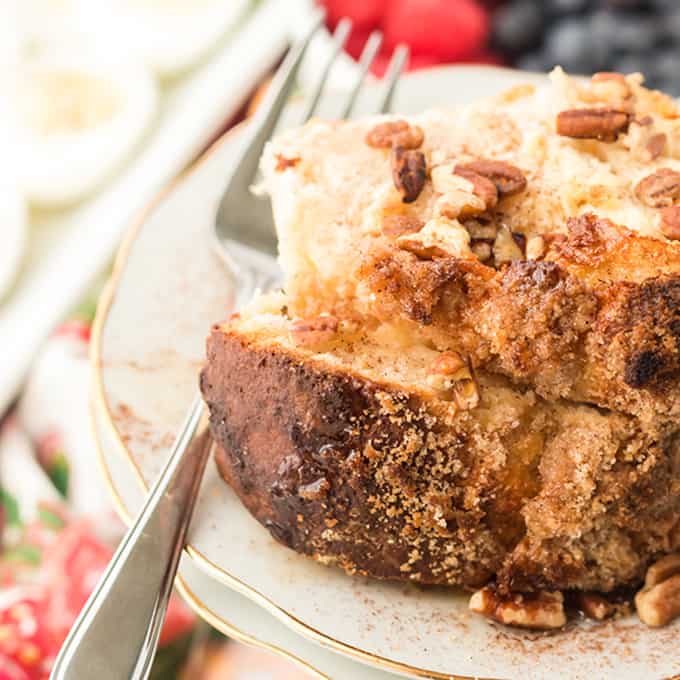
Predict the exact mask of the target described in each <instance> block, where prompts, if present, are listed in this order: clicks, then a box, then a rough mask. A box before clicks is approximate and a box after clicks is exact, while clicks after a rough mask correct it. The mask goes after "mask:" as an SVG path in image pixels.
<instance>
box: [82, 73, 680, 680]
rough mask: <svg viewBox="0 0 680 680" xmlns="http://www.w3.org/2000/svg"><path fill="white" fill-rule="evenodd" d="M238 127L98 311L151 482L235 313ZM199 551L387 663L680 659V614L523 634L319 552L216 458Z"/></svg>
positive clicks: (103, 354)
mask: <svg viewBox="0 0 680 680" xmlns="http://www.w3.org/2000/svg"><path fill="white" fill-rule="evenodd" d="M527 78H528V76H526V75H522V74H517V73H515V72H511V71H505V70H501V69H493V68H485V67H453V68H442V69H432V70H430V71H423V72H419V73H417V74H414V75H412V76H409V77H407V78H406V79H405V80H404V82H403V84H402V87H401V89H400V91H399V94H398V98H397V102H396V106H395V108H396V109H397V110H402V111H404V112H410V111H417V110H421V109H423V108H427V107H428V106H434V105H441V104H444V103H455V102H460V101H463V100H469V99H472V98H474V97H478V96H482V95H487V94H491V93H493V92H496V91H498V90H499V89H502V88H503V87H507V86H509V85H512V84H514V83H516V82H518V81H520V82H521V81H523V80H526V79H527ZM532 78H535V77H534V76H532ZM239 135H240V132H239V131H238V130H236V131H235V132H233V133H231V134H229V135H227V137H226V138H224V139H223V140H222V141H221V142H220V143H218V144H217V145H216V146H215V147H214V148H213V150H212V151H211V152H210V153H209V154H208V155H207V156H206V157H204V158H203V159H202V160H201V162H199V163H198V164H197V165H196V167H195V168H194V169H193V170H192V171H191V172H190V173H189V174H187V175H186V176H185V177H184V178H183V179H181V180H180V181H178V182H177V183H175V184H174V185H173V186H172V187H170V188H169V189H168V190H167V191H166V192H165V193H164V195H162V196H161V197H160V198H159V200H158V201H157V202H156V203H155V204H154V205H153V206H152V207H151V208H150V209H149V211H148V212H147V214H146V215H145V217H144V218H143V219H142V221H141V222H140V223H139V224H138V225H136V227H135V228H134V230H133V233H132V234H131V236H130V237H129V238H128V240H127V241H126V243H125V245H124V247H123V249H122V251H121V254H120V256H119V260H118V265H117V268H116V274H115V276H114V280H113V281H112V283H111V284H110V288H109V290H108V293H107V294H106V295H105V297H104V301H103V303H102V305H101V309H100V313H99V316H98V320H97V325H96V329H95V337H94V344H93V361H94V364H95V368H96V376H97V385H96V390H97V392H96V394H95V401H96V404H97V409H99V410H100V411H101V412H102V413H104V414H105V418H104V420H105V424H106V426H107V427H108V428H109V429H110V433H111V436H112V437H113V438H114V439H115V440H116V442H117V447H118V452H119V454H120V461H127V463H129V464H130V465H132V467H133V468H134V469H135V470H136V472H137V474H138V477H139V479H140V481H141V482H142V483H144V484H148V483H149V482H150V481H151V480H153V479H154V478H155V477H156V475H157V474H158V472H159V470H160V468H161V466H162V465H163V463H164V461H165V458H166V454H167V450H168V447H169V446H170V445H171V443H172V440H173V433H174V432H175V430H176V428H177V427H178V425H179V424H180V422H181V421H182V418H183V414H184V411H185V410H186V408H187V406H188V404H189V403H190V401H191V397H192V395H193V394H194V392H195V390H196V386H197V373H198V370H199V368H200V366H201V363H202V360H203V353H204V339H205V336H206V334H207V333H208V330H209V328H210V326H211V324H212V323H213V322H215V321H217V320H219V319H222V318H224V317H225V316H226V315H227V313H228V312H229V308H230V297H231V296H230V291H231V285H230V280H229V277H228V276H227V274H226V272H225V271H224V269H223V268H222V266H221V263H220V259H219V258H218V256H217V255H216V254H215V253H213V252H212V250H211V245H210V243H211V241H210V234H209V228H210V224H211V220H212V219H213V215H214V213H215V209H216V204H217V201H218V198H219V194H220V191H221V189H222V186H223V178H224V177H225V175H226V173H227V170H228V168H229V165H230V163H231V162H232V161H233V158H234V153H235V151H236V147H237V142H238V139H239ZM188 552H189V554H190V556H191V557H192V558H193V559H194V560H195V562H196V563H197V564H198V565H199V567H200V568H201V569H202V570H204V571H205V572H206V573H207V574H210V575H211V576H213V577H214V578H215V579H216V580H219V581H221V582H222V583H223V584H224V585H225V586H227V587H230V588H233V589H235V590H237V591H238V592H239V593H241V594H243V595H245V596H247V597H249V598H251V599H252V600H253V601H255V602H257V603H258V604H260V605H262V606H263V607H265V608H266V609H268V610H269V611H270V612H271V613H273V614H274V615H276V616H277V617H278V618H279V619H281V620H282V621H284V622H285V623H287V624H289V625H290V626H291V627H292V628H294V629H295V630H297V631H298V632H299V633H301V634H302V635H305V636H307V637H309V638H311V639H313V640H316V641H318V642H320V643H321V644H324V645H326V646H328V647H331V648H333V649H335V650H336V651H339V652H342V653H345V654H348V655H351V656H353V657H355V658H357V659H359V660H361V661H364V662H366V663H368V664H372V665H375V666H377V667H380V668H382V669H385V670H393V671H397V672H401V673H403V674H406V675H412V676H425V677H446V678H449V677H452V676H454V677H484V678H517V677H526V678H536V679H538V678H550V679H560V678H565V679H566V678H569V679H570V680H575V679H577V678H593V677H596V678H617V680H628V679H630V680H632V679H634V678H635V679H638V678H642V677H644V678H649V679H650V680H651V679H661V678H668V677H670V676H672V675H673V674H675V673H678V672H679V671H680V646H679V645H678V644H677V640H678V637H679V635H680V622H678V623H676V624H675V625H674V626H672V627H668V628H665V629H662V630H656V631H653V630H650V629H648V628H646V627H645V626H643V625H642V624H640V623H639V622H638V621H637V619H635V618H631V619H627V620H622V621H617V622H608V623H605V624H599V625H595V626H593V625H590V624H588V623H582V624H579V625H575V626H573V627H571V628H569V629H568V630H566V631H563V632H560V633H558V634H554V635H545V634H531V633H522V632H517V631H512V630H508V629H502V628H500V627H496V626H493V625H490V624H488V623H487V622H486V621H484V620H482V619H480V618H477V617H474V616H471V615H470V614H469V613H468V611H467V606H466V605H467V597H465V596H463V595H461V594H459V593H456V592H455V591H453V590H450V589H444V588H430V589H423V588H418V587H415V586H412V585H400V584H393V583H391V584H390V583H382V582H379V581H373V580H368V579H363V578H352V577H349V576H346V575H345V574H344V573H343V572H341V571H340V570H337V569H330V568H326V567H323V566H321V565H319V564H316V563H315V562H313V561H311V560H310V559H308V558H305V557H302V556H299V555H297V554H295V553H293V552H291V551H290V550H288V549H286V548H284V547H282V546H280V545H279V544H277V543H275V542H274V541H273V540H272V539H271V538H270V536H269V534H268V532H267V531H266V530H265V529H263V528H262V527H261V526H260V525H259V524H258V523H257V522H255V520H253V519H252V518H251V517H250V515H249V514H248V513H247V512H246V511H245V510H244V509H243V508H242V506H241V504H240V503H239V501H238V500H237V499H236V497H235V496H234V494H233V493H232V492H231V491H230V489H229V488H228V487H227V486H226V485H225V484H224V483H222V482H221V480H220V479H219V478H218V475H217V472H216V470H215V467H214V465H209V467H208V471H207V474H206V477H205V480H204V482H203V487H202V493H201V498H200V500H199V504H198V508H197V512H196V516H195V519H194V522H193V525H192V530H191V538H190V546H189V548H188ZM206 604H207V605H208V606H210V604H211V603H210V602H207V603H206Z"/></svg>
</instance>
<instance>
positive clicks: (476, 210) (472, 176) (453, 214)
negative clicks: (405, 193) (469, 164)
mask: <svg viewBox="0 0 680 680" xmlns="http://www.w3.org/2000/svg"><path fill="white" fill-rule="evenodd" d="M432 186H433V187H434V190H435V191H436V192H437V193H440V194H442V196H441V197H440V198H439V199H438V201H437V203H436V205H435V212H436V213H437V214H439V215H443V216H444V217H448V218H449V219H458V218H461V219H464V218H466V217H472V216H477V215H482V214H484V213H486V212H487V210H490V209H491V208H494V207H495V206H496V203H497V202H498V192H497V190H496V187H495V185H494V184H493V182H491V181H490V180H488V179H486V178H485V177H482V176H481V175H479V174H477V173H475V172H472V171H466V170H461V172H457V170H456V168H455V167H454V165H453V164H452V163H447V164H446V165H438V166H437V167H436V168H434V169H433V170H432Z"/></svg>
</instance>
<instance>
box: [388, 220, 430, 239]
mask: <svg viewBox="0 0 680 680" xmlns="http://www.w3.org/2000/svg"><path fill="white" fill-rule="evenodd" d="M424 226H425V222H423V221H422V220H420V219H418V218H417V217H413V216H411V215H385V217H383V221H382V225H381V231H382V233H383V234H384V235H385V236H403V235H404V234H415V233H416V232H417V231H420V230H421V229H422V228H423V227H424Z"/></svg>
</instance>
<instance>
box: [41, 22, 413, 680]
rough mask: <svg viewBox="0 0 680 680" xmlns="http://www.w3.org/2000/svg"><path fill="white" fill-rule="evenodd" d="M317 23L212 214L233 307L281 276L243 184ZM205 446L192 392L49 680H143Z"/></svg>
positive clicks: (392, 70)
mask: <svg viewBox="0 0 680 680" xmlns="http://www.w3.org/2000/svg"><path fill="white" fill-rule="evenodd" d="M322 21H323V14H322V13H321V12H319V13H318V15H317V16H316V17H315V19H314V21H313V24H312V25H311V27H310V29H309V31H308V33H307V35H306V36H305V37H304V39H302V40H301V41H300V42H299V43H297V44H296V45H294V46H293V47H292V48H291V50H290V52H289V53H288V55H287V57H286V59H285V60H284V62H283V64H282V65H281V67H280V68H279V70H278V72H277V74H276V76H275V78H274V80H273V82H272V85H271V87H270V91H269V94H268V96H267V98H266V100H265V101H264V102H263V103H262V105H261V107H260V109H259V111H258V113H257V114H256V116H255V118H254V119H253V121H252V122H251V124H250V125H249V128H248V129H249V134H248V135H247V137H246V139H245V141H244V146H243V149H242V151H241V155H240V157H239V160H238V162H237V163H236V164H235V165H234V166H233V169H232V171H231V173H230V175H229V178H228V181H227V186H226V189H225V192H224V195H223V197H222V200H221V202H220V206H219V209H218V212H217V219H216V221H215V225H214V237H215V246H216V248H217V249H218V252H219V253H220V255H221V256H222V257H223V259H224V261H225V263H226V264H227V267H228V269H229V270H230V272H231V274H232V276H233V278H234V284H235V287H236V291H237V294H236V305H237V307H240V306H241V305H242V304H243V303H245V302H246V301H248V300H249V299H250V298H251V296H252V295H253V293H254V292H255V291H257V290H262V291H266V290H270V289H271V288H273V287H275V286H276V285H278V284H279V282H280V272H279V269H278V266H277V264H276V260H275V255H276V236H275V232H274V223H273V218H272V212H271V205H270V204H269V201H268V199H265V198H262V197H258V196H256V195H254V194H253V192H252V191H251V185H252V183H253V180H254V178H255V175H256V173H257V168H258V163H259V159H260V156H261V154H262V150H263V148H264V145H265V144H266V142H267V141H268V140H269V138H270V137H271V135H272V133H273V131H274V129H275V127H276V124H277V123H278V121H279V119H280V117H281V113H282V111H283V109H284V107H285V105H286V100H287V99H288V96H289V94H290V91H291V88H292V86H293V83H294V81H295V76H296V74H297V72H298V68H299V66H300V63H301V62H302V59H303V57H304V55H305V51H306V49H307V46H308V45H309V42H310V41H311V39H312V38H313V37H314V35H315V34H316V33H317V31H318V30H319V28H320V26H321V23H322ZM350 31H351V22H350V21H349V20H347V19H343V20H342V21H340V22H339V24H338V26H337V28H336V30H335V33H334V49H333V51H332V54H331V55H330V58H329V59H328V62H327V63H326V65H325V67H324V70H323V75H322V77H321V78H320V79H319V83H318V84H317V87H316V89H315V91H314V93H313V94H312V97H311V99H310V101H309V104H308V106H307V108H306V109H305V114H304V117H303V120H302V121H301V122H306V121H307V120H308V119H309V118H310V117H311V116H312V115H314V113H315V112H316V111H317V109H318V105H319V102H320V100H321V96H322V94H323V91H324V87H325V85H326V82H327V80H328V76H329V74H330V71H331V69H332V66H333V64H334V62H335V60H336V58H337V56H338V54H339V53H340V51H341V50H342V48H343V46H344V43H345V41H346V40H347V37H348V36H349V33H350ZM381 39H382V38H381V35H380V34H379V33H374V34H372V35H371V36H370V38H369V40H368V42H367V43H366V47H365V48H364V50H363V53H362V55H361V59H360V62H359V73H358V76H357V80H356V83H355V85H354V87H353V88H352V90H351V91H350V93H349V96H348V99H347V101H346V102H345V105H344V107H343V110H342V112H341V117H343V118H346V117H349V115H350V114H351V113H352V110H353V109H354V106H355V104H356V101H357V97H358V95H359V93H360V91H361V88H362V86H363V84H364V82H365V79H366V74H367V72H368V69H369V67H370V65H371V63H372V62H373V60H374V58H375V56H376V54H377V53H378V50H379V48H380V43H381ZM407 58H408V50H407V49H406V48H405V47H399V48H397V49H396V50H395V52H394V54H393V57H392V60H391V62H390V66H389V68H388V72H387V74H386V76H385V81H386V85H385V92H384V95H383V97H382V101H381V103H380V105H379V107H378V108H379V110H380V111H381V112H386V111H388V110H389V109H390V106H391V102H392V97H393V94H394V90H395V87H396V84H397V81H398V79H399V76H400V74H401V72H402V70H403V67H404V65H405V63H406V60H407ZM211 443H212V442H211V439H210V435H209V432H208V425H207V414H206V409H205V406H204V404H203V400H202V399H201V396H200V394H199V395H197V396H196V397H195V399H194V401H193V404H192V406H191V409H190V411H189V414H188V415H187V417H186V420H185V422H184V424H183V425H182V428H181V429H180V431H179V434H178V436H177V439H176V440H175V442H174V444H173V446H172V449H171V452H170V456H169V458H168V461H167V463H166V465H165V468H164V469H163V471H162V473H161V475H160V477H159V478H158V480H157V481H156V483H155V484H154V486H153V487H152V489H151V491H150V492H149V494H148V497H147V499H146V501H145V503H144V506H143V507H142V510H141V511H140V513H139V515H138V516H137V519H136V520H135V522H134V523H133V524H132V526H131V527H130V529H129V530H128V532H127V534H126V535H125V537H124V539H123V541H122V542H121V544H120V546H119V547H118V550H117V551H116V554H115V555H114V557H113V559H112V560H111V563H110V564H109V566H108V568H107V570H106V572H105V573H104V575H103V576H102V579H101V580H100V582H99V584H98V586H97V588H96V589H95V591H94V592H93V593H92V595H91V596H90V599H89V600H88V601H87V603H86V605H85V607H84V608H83V610H82V612H81V613H80V616H79V617H78V619H77V621H76V623H75V625H74V626H73V628H72V629H71V631H70V633H69V636H68V638H67V639H66V642H65V643H64V645H63V647H62V649H61V651H60V653H59V656H58V658H57V660H56V662H55V665H54V668H53V670H52V675H51V676H50V677H51V678H52V680H86V679H89V678H96V680H128V678H130V679H134V680H144V679H145V678H147V677H148V675H149V672H150V670H151V664H152V662H153V658H154V655H155V651H156V647H157V645H158V638H159V635H160V631H161V627H162V625H163V620H164V618H165V611H166V608H167V604H168V600H169V598H170V594H171V592H172V587H173V584H174V580H175V574H176V572H177V566H178V564H179V560H180V557H181V554H182V550H183V548H184V545H185V539H186V533H187V529H188V527H189V522H190V520H191V515H192V512H193V508H194V505H195V501H196V497H197V496H198V491H199V487H200V483H201V479H202V477H203V471H204V469H205V465H206V461H207V459H208V456H209V452H210V449H211Z"/></svg>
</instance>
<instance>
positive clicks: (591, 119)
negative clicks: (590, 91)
mask: <svg viewBox="0 0 680 680" xmlns="http://www.w3.org/2000/svg"><path fill="white" fill-rule="evenodd" d="M630 121H631V116H630V114H629V113H626V112H625V111H619V110H618V109H612V108H597V109H569V110H567V111H561V112H560V113H558V114H557V134H558V135H562V136H563V137H574V138H575V139H599V140H600V141H601V142H613V141H616V138H617V137H618V136H619V134H620V133H621V132H625V131H626V130H627V129H628V125H629V124H630Z"/></svg>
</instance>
